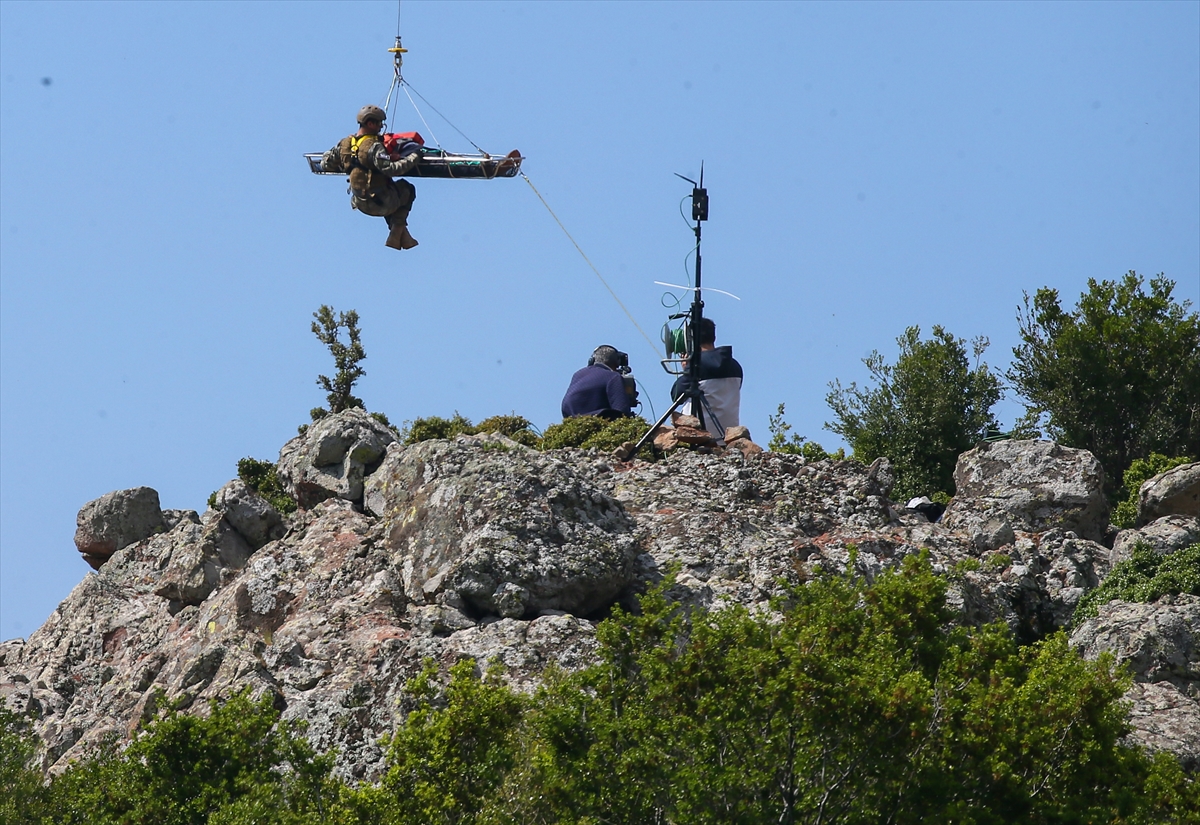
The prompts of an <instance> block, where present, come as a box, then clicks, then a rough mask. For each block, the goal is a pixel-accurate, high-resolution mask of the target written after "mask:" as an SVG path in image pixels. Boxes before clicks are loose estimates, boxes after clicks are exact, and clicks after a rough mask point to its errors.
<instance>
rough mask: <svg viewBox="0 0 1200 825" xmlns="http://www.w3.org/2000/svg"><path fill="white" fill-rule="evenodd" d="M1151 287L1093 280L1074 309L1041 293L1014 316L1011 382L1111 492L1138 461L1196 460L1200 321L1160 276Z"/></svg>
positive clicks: (1131, 279) (1133, 279) (1129, 279)
mask: <svg viewBox="0 0 1200 825" xmlns="http://www.w3.org/2000/svg"><path fill="white" fill-rule="evenodd" d="M1149 287H1150V290H1149V292H1148V293H1147V292H1146V291H1145V290H1144V289H1143V281H1142V277H1141V276H1140V275H1138V274H1137V273H1136V272H1129V273H1128V274H1127V275H1125V277H1124V278H1123V279H1121V280H1120V281H1100V282H1097V281H1096V280H1094V279H1089V280H1088V291H1087V292H1086V293H1084V294H1083V295H1081V296H1080V298H1079V303H1078V304H1077V305H1076V307H1075V309H1074V310H1072V311H1071V312H1066V311H1064V310H1063V308H1062V307H1061V305H1060V304H1059V296H1058V291H1057V290H1053V289H1039V290H1038V291H1037V293H1036V295H1034V297H1033V299H1032V301H1031V300H1030V297H1029V295H1028V294H1026V295H1025V302H1024V310H1023V311H1021V312H1019V313H1018V316H1017V320H1018V322H1019V324H1020V334H1021V341H1022V343H1021V345H1020V346H1018V347H1015V348H1014V349H1013V357H1014V360H1013V364H1012V367H1011V368H1010V370H1009V372H1008V379H1009V381H1011V382H1012V384H1013V386H1014V387H1015V388H1016V389H1017V391H1018V392H1019V393H1020V394H1021V395H1022V396H1023V397H1024V398H1025V399H1026V401H1025V405H1026V408H1027V410H1028V411H1029V414H1030V415H1036V416H1045V417H1046V430H1047V432H1048V433H1049V435H1050V436H1051V437H1053V438H1054V439H1056V440H1057V441H1060V442H1062V443H1063V444H1067V445H1069V446H1071V447H1081V448H1083V449H1086V450H1089V451H1091V453H1092V454H1093V455H1095V456H1096V458H1097V459H1099V461H1100V463H1101V464H1102V465H1103V466H1104V468H1105V471H1106V473H1107V475H1108V492H1109V494H1110V495H1114V494H1115V493H1116V490H1117V483H1116V480H1117V478H1119V476H1120V473H1121V472H1122V471H1123V470H1124V469H1125V468H1126V467H1129V466H1130V464H1131V463H1132V462H1133V460H1134V459H1137V458H1146V457H1147V456H1149V455H1150V454H1151V453H1152V452H1157V453H1161V454H1163V455H1168V456H1177V455H1183V454H1185V453H1186V454H1190V455H1197V454H1200V316H1198V315H1197V314H1196V313H1195V312H1192V313H1188V311H1187V309H1188V307H1189V306H1190V302H1188V301H1183V302H1182V303H1180V302H1177V301H1176V300H1175V299H1174V298H1173V297H1172V292H1173V290H1174V288H1175V283H1174V282H1173V281H1171V280H1169V279H1167V278H1166V277H1164V276H1163V275H1162V274H1159V275H1157V276H1156V277H1154V278H1151V279H1150V283H1149Z"/></svg>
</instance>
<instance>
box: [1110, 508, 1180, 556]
mask: <svg viewBox="0 0 1200 825" xmlns="http://www.w3.org/2000/svg"><path fill="white" fill-rule="evenodd" d="M1196 542H1200V518H1196V517H1195V516H1163V517H1162V518H1160V519H1158V520H1156V521H1153V522H1151V523H1149V524H1147V525H1145V526H1144V527H1141V528H1139V529H1136V530H1122V531H1121V532H1119V533H1117V537H1116V539H1115V540H1114V541H1113V548H1112V554H1111V557H1110V558H1111V561H1112V563H1113V564H1119V563H1120V562H1123V561H1125V560H1126V559H1127V558H1129V557H1130V556H1131V555H1132V554H1133V548H1134V547H1137V546H1138V545H1141V546H1143V547H1146V548H1148V549H1150V550H1153V551H1154V552H1155V553H1158V554H1159V555H1160V556H1165V555H1167V554H1168V553H1174V552H1175V551H1176V550H1182V549H1184V548H1185V547H1191V546H1192V545H1193V544H1195V543H1196Z"/></svg>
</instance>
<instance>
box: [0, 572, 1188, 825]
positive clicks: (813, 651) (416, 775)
mask: <svg viewBox="0 0 1200 825" xmlns="http://www.w3.org/2000/svg"><path fill="white" fill-rule="evenodd" d="M1197 549H1198V550H1200V548H1197ZM1193 564H1195V562H1193ZM853 569H854V562H853V560H852V562H851V565H850V570H851V572H848V573H847V574H844V575H831V574H825V575H820V576H817V577H816V578H814V579H813V580H812V581H811V582H809V583H808V584H806V585H803V586H799V587H797V588H795V589H793V590H792V591H790V592H789V593H788V595H787V597H786V599H784V600H782V601H779V602H777V603H775V604H774V605H772V608H771V610H770V611H761V612H760V611H752V610H749V609H747V608H745V607H741V606H736V605H735V606H728V607H725V608H723V609H721V610H717V611H705V610H702V609H699V608H686V607H684V606H682V605H679V604H678V603H675V602H672V601H670V599H669V598H668V597H667V594H668V593H669V592H670V589H671V587H672V585H673V582H672V580H671V579H670V577H668V578H667V579H666V580H665V581H664V582H662V584H661V585H659V586H658V587H656V588H654V589H652V590H651V591H650V592H649V593H648V594H647V595H646V596H645V597H644V598H643V599H642V600H641V604H640V610H639V612H637V613H631V612H626V611H623V610H620V609H616V610H614V614H613V616H612V617H611V618H610V619H607V620H605V621H604V622H601V623H600V624H599V625H598V626H597V629H596V638H597V641H598V643H599V651H598V658H599V661H598V663H597V664H596V665H594V666H592V667H590V668H587V669H585V670H583V671H579V672H576V673H570V674H568V673H564V672H562V671H559V670H555V669H553V668H552V669H550V670H548V671H547V672H546V673H545V674H544V678H543V684H542V687H540V688H539V689H538V690H537V691H536V693H535V694H534V695H533V696H531V697H530V696H525V695H522V694H519V693H517V692H516V691H514V690H513V689H512V688H510V687H508V686H507V685H505V684H504V683H503V682H502V681H501V679H500V678H499V672H498V670H489V671H487V672H485V673H483V674H479V673H477V671H476V668H475V665H474V663H473V662H472V661H470V660H467V661H464V662H460V663H458V664H456V665H454V666H453V667H452V668H451V670H450V673H449V683H448V684H447V685H444V686H443V685H441V684H440V682H439V680H438V671H437V669H436V668H435V667H433V666H432V665H427V666H426V668H425V669H424V671H423V672H422V673H421V674H420V675H419V676H418V677H417V678H416V679H414V680H412V681H411V682H410V683H409V684H408V686H407V690H406V698H405V700H404V702H403V706H404V708H403V709H404V710H406V711H407V715H406V717H405V719H404V721H403V723H402V724H401V725H400V727H399V729H398V730H397V732H396V734H395V735H394V736H393V737H392V740H391V742H390V744H389V747H388V768H387V770H386V773H385V776H384V779H383V781H382V783H381V784H380V785H379V786H378V787H371V786H363V787H359V788H349V787H346V786H345V785H341V784H340V783H339V782H338V781H337V780H334V779H331V773H330V768H331V759H330V758H329V757H328V756H326V757H316V756H314V755H313V753H312V751H311V749H309V747H308V745H307V744H306V743H304V741H303V740H302V739H301V738H299V737H298V736H297V735H296V731H295V729H294V728H291V727H289V726H287V725H285V724H282V723H279V721H278V713H277V712H276V711H275V710H274V709H273V708H272V707H271V705H270V703H269V701H268V700H263V701H262V702H257V703H255V702H251V701H250V700H249V699H248V698H247V695H246V694H245V693H243V694H241V695H240V696H238V697H236V698H235V699H232V700H230V701H229V702H228V703H227V704H226V705H224V706H217V705H214V706H213V707H212V712H211V715H210V716H209V718H207V719H200V718H197V717H185V716H181V715H178V714H170V715H168V716H167V717H166V718H164V719H160V720H159V721H157V722H154V723H152V724H151V725H150V726H149V727H148V729H147V730H145V731H143V732H141V734H140V735H139V736H138V737H137V738H136V739H135V741H134V742H133V743H132V744H131V745H130V747H129V748H128V749H127V750H125V751H124V752H120V753H119V752H117V751H116V750H115V749H113V748H109V749H106V750H103V751H102V752H100V753H98V754H96V755H95V756H93V757H92V758H91V759H89V760H87V761H85V762H84V763H81V764H76V765H74V766H72V767H71V768H70V769H69V770H67V771H66V772H65V773H63V774H62V775H61V776H60V777H58V778H57V779H55V780H54V782H53V784H52V785H51V789H50V791H51V793H50V796H51V800H50V801H51V803H52V808H51V809H50V810H48V811H47V813H46V815H45V817H44V818H43V819H42V820H41V821H42V822H46V823H49V822H54V823H66V824H67V825H73V823H83V822H89V823H97V825H116V823H123V824H124V823H130V825H143V824H144V825H151V823H154V825H159V824H160V823H161V824H162V825H176V824H177V823H187V825H192V823H204V822H207V823H209V824H210V825H251V824H252V823H263V822H271V823H282V825H316V823H331V825H350V823H356V824H357V825H367V824H368V823H370V825H417V823H421V825H424V823H458V824H460V825H501V823H504V825H516V824H517V823H530V824H531V825H535V824H537V823H576V824H577V825H600V823H612V824H613V825H619V824H620V823H626V824H627V825H642V824H643V823H667V822H687V823H697V825H706V824H708V823H730V822H737V823H745V824H746V825H766V823H792V824H793V825H795V823H818V822H845V823H878V822H891V823H896V825H916V824H917V823H926V822H954V823H963V824H964V825H1001V823H1010V822H1022V823H1032V824H1033V825H1050V824H1051V823H1054V824H1055V825H1068V824H1070V825H1083V823H1088V822H1104V823H1127V824H1128V825H1149V823H1155V822H1169V821H1176V822H1184V821H1192V820H1194V818H1195V816H1196V814H1198V813H1200V790H1198V788H1200V785H1198V783H1197V781H1196V778H1195V777H1191V776H1188V775H1186V774H1184V773H1183V772H1182V771H1181V769H1180V767H1179V764H1178V763H1177V762H1176V761H1175V760H1174V759H1172V758H1170V757H1165V756H1158V757H1155V758H1153V759H1151V758H1149V757H1147V756H1146V755H1144V754H1143V753H1142V752H1141V751H1138V750H1135V749H1132V748H1128V747H1125V746H1123V745H1122V744H1121V739H1122V737H1123V736H1124V735H1125V734H1126V733H1127V731H1128V726H1127V722H1126V710H1125V708H1124V707H1123V706H1122V704H1121V703H1120V701H1119V698H1120V696H1121V695H1122V693H1123V691H1124V690H1125V688H1126V687H1127V685H1128V677H1127V676H1123V675H1121V674H1119V673H1117V672H1116V670H1115V668H1114V667H1113V664H1112V661H1111V659H1109V658H1102V659H1100V660H1099V661H1096V662H1087V661H1084V660H1083V659H1082V658H1081V657H1080V656H1079V655H1078V653H1077V652H1075V651H1073V650H1072V649H1070V647H1069V646H1068V644H1067V641H1066V637H1065V635H1064V634H1062V633H1059V634H1056V635H1054V636H1052V637H1050V638H1049V639H1047V640H1045V641H1043V642H1040V643H1038V644H1034V645H1030V646H1027V647H1021V646H1019V645H1017V644H1016V643H1015V641H1014V640H1013V638H1012V635H1011V633H1010V632H1009V631H1008V629H1007V628H1006V627H1005V626H1004V625H1003V624H997V625H993V626H988V627H984V628H957V629H956V628H953V627H952V626H950V624H949V620H950V619H951V611H949V610H948V609H947V606H946V588H947V584H946V581H945V579H943V578H941V577H939V576H936V575H934V573H933V571H932V569H931V565H930V562H929V559H928V557H925V556H923V557H920V558H917V557H909V558H907V559H905V561H904V564H903V566H902V568H901V569H899V570H894V571H885V572H883V573H882V574H880V575H879V576H878V578H876V579H875V581H874V582H868V581H866V580H865V579H864V578H862V577H860V576H858V575H855V574H854V573H853V572H852V571H853ZM0 716H3V714H0ZM7 730H8V727H7V726H6V727H4V728H2V729H0V733H2V732H3V731H7ZM11 741H12V740H11V739H6V738H4V736H3V735H0V745H2V746H3V748H4V750H3V754H5V755H6V754H9V753H13V752H17V753H18V764H24V762H23V761H21V760H23V759H25V758H26V756H23V755H21V754H22V753H25V752H21V751H20V749H19V746H18V747H17V748H15V749H14V747H13V746H12V745H11V744H10V742H11ZM9 764H12V763H11V760H9V759H8V758H7V756H5V757H4V758H3V759H2V760H0V765H3V766H5V770H6V773H5V774H4V777H5V781H7V777H8V776H9V775H10V773H11V772H9V771H8V770H7V766H8V765H9ZM6 787H7V786H6ZM0 804H3V803H2V802H0ZM30 810H35V809H34V808H30ZM1189 817H1190V819H1189ZM18 821H20V820H18ZM27 821H29V820H27ZM33 821H36V820H33Z"/></svg>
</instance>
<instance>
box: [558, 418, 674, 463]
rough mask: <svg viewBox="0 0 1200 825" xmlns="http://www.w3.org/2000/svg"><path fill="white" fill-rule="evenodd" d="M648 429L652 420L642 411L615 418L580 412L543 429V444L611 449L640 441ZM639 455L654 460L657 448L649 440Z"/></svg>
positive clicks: (587, 448) (605, 450)
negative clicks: (627, 416) (647, 418)
mask: <svg viewBox="0 0 1200 825" xmlns="http://www.w3.org/2000/svg"><path fill="white" fill-rule="evenodd" d="M648 429H650V422H648V421H647V420H646V419H644V418H642V417H641V416H640V415H639V416H634V417H633V418H614V419H607V418H598V417H597V416H593V415H580V416H576V417H574V418H566V419H563V421H562V423H561V424H551V425H550V426H549V427H547V428H546V431H545V432H544V433H542V442H541V448H542V449H543V450H557V449H561V448H563V447H578V448H579V449H583V450H593V449H594V450H602V451H604V452H611V451H613V450H615V449H617V447H620V446H621V445H622V444H624V443H625V442H626V441H632V442H633V443H635V444H636V443H637V441H638V439H640V438H641V437H642V436H643V435H645V434H646V431H647V430H648ZM639 457H641V458H646V459H649V460H653V458H654V452H653V449H652V448H651V446H650V444H649V443H647V444H646V446H644V447H642V451H641V453H640V454H639Z"/></svg>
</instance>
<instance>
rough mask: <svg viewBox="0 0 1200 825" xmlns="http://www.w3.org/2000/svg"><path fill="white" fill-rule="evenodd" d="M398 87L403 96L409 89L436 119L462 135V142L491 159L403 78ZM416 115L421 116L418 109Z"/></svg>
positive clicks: (414, 105) (414, 104)
mask: <svg viewBox="0 0 1200 825" xmlns="http://www.w3.org/2000/svg"><path fill="white" fill-rule="evenodd" d="M400 85H401V86H403V87H404V93H405V94H408V90H409V89H412V90H413V94H415V95H416V96H417V97H419V98H421V100H422V101H423V102H424V103H425V105H426V106H428V107H429V108H430V109H433V111H434V112H435V113H436V114H437V116H438V117H440V118H441V119H442V120H444V121H446V123H449V124H450V128H451V129H453V130H454V131H456V132H458V133H459V134H460V135H462V136H463V139H464V140H466V141H467V143H469V144H471V145H472V146H474V147H475V149H476V150H477V151H478V152H479V154H481V155H484V156H486V157H489V158H490V157H491V155H489V154H488V153H487V152H485V151H483V149H482V148H480V146H479V144H478V143H476V142H475V141H473V140H471V139H470V138H469V137H467V136H466V134H464V133H463V130H462V129H459V128H458V127H457V126H455V125H454V124H453V123H450V118H448V117H446V116H445V115H444V114H442V113H441V112H439V111H438V109H437V107H436V106H434V105H433V104H432V103H430V102H429V101H428V100H425V95H423V94H421V93H420V92H418V91H417V90H416V89H414V88H413V85H412V84H411V83H409V82H408V81H407V80H405V79H404V78H400ZM408 99H409V100H410V101H412V96H411V95H409V98H408ZM413 108H414V109H416V108H417V104H416V103H413ZM417 114H418V115H419V114H421V111H420V110H419V109H418V110H417ZM421 120H422V121H424V120H425V118H424V117H422V118H421Z"/></svg>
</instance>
